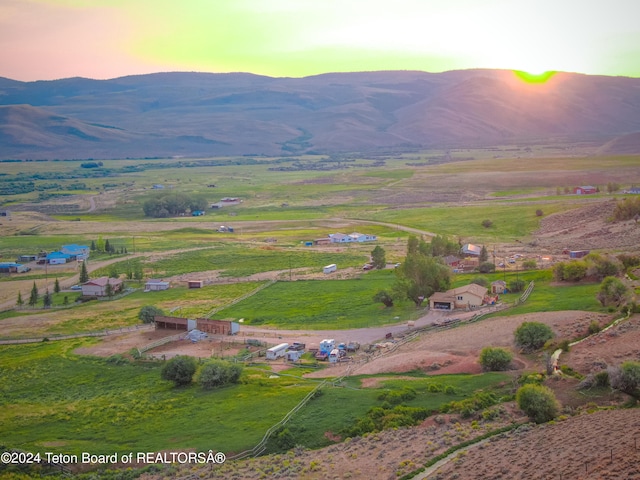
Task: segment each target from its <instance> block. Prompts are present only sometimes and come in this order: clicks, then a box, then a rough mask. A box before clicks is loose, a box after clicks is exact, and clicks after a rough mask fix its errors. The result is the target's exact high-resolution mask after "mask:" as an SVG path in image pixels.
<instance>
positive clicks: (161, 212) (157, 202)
mask: <svg viewBox="0 0 640 480" xmlns="http://www.w3.org/2000/svg"><path fill="white" fill-rule="evenodd" d="M207 205H208V204H207V200H206V199H205V198H202V197H195V196H190V195H187V194H185V193H174V192H167V193H163V194H160V195H158V196H155V197H154V198H150V199H149V200H147V201H146V202H144V204H143V205H142V209H143V210H144V214H145V216H147V217H153V218H166V217H172V216H176V215H180V214H183V213H187V212H193V211H195V210H206V209H207Z"/></svg>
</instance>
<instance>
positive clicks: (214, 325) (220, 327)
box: [196, 318, 240, 335]
mask: <svg viewBox="0 0 640 480" xmlns="http://www.w3.org/2000/svg"><path fill="white" fill-rule="evenodd" d="M196 325H197V328H198V330H201V331H203V332H207V333H210V334H212V335H235V334H236V333H238V332H239V331H240V324H239V323H236V322H230V321H228V320H209V319H208V318H198V320H196Z"/></svg>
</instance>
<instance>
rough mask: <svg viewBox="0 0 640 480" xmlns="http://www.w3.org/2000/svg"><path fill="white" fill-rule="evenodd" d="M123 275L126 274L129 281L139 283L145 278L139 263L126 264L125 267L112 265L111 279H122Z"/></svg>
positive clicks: (110, 268) (110, 269)
mask: <svg viewBox="0 0 640 480" xmlns="http://www.w3.org/2000/svg"><path fill="white" fill-rule="evenodd" d="M121 273H124V275H125V276H126V277H127V279H129V280H136V281H138V282H139V281H141V280H142V279H143V278H144V271H143V269H142V264H140V263H139V262H133V265H132V264H131V262H126V263H124V264H123V265H111V266H110V267H109V277H111V278H120V274H121Z"/></svg>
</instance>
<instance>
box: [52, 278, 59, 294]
mask: <svg viewBox="0 0 640 480" xmlns="http://www.w3.org/2000/svg"><path fill="white" fill-rule="evenodd" d="M53 293H60V282H59V281H58V279H57V278H56V283H54V284H53Z"/></svg>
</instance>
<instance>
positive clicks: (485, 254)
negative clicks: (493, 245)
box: [479, 245, 489, 263]
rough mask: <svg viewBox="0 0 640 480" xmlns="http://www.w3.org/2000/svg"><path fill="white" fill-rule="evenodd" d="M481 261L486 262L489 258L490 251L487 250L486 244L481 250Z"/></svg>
mask: <svg viewBox="0 0 640 480" xmlns="http://www.w3.org/2000/svg"><path fill="white" fill-rule="evenodd" d="M479 260H480V263H485V262H486V261H487V260H489V252H487V247H485V246H484V245H483V246H482V249H481V250H480V258H479Z"/></svg>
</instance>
